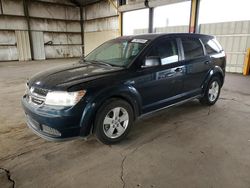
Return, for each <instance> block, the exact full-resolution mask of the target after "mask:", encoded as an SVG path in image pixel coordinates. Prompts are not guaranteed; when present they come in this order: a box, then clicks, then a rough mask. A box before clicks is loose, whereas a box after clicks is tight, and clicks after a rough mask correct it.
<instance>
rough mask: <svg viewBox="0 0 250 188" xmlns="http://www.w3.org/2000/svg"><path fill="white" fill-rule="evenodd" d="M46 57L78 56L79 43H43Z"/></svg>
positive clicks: (80, 50)
mask: <svg viewBox="0 0 250 188" xmlns="http://www.w3.org/2000/svg"><path fill="white" fill-rule="evenodd" d="M45 54H46V59H51V58H68V57H80V56H81V54H82V48H81V45H72V46H69V45H58V46H57V45H56V46H52V45H45Z"/></svg>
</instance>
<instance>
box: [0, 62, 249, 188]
mask: <svg viewBox="0 0 250 188" xmlns="http://www.w3.org/2000/svg"><path fill="white" fill-rule="evenodd" d="M72 61H74V60H73V59H69V60H54V61H49V62H31V63H19V62H9V63H0V88H1V90H0V105H1V108H0V167H1V169H0V187H1V188H5V187H12V186H13V185H14V186H15V187H25V188H27V187H61V188H64V187H95V188H97V187H98V188H99V187H105V188H106V187H110V188H111V187H115V188H117V187H127V188H131V187H145V188H146V187H147V188H152V187H164V188H165V187H171V188H172V187H199V188H200V187H219V188H221V187H227V188H228V187H233V188H235V187H237V188H239V187H250V115H249V114H250V87H249V83H250V77H243V76H241V75H236V74H227V77H226V82H225V85H224V88H223V90H222V93H221V97H220V99H219V101H218V102H217V103H216V105H214V106H212V107H210V108H209V107H205V106H201V105H200V104H199V103H198V102H197V101H193V102H189V103H187V104H184V105H181V106H178V107H173V108H170V109H167V110H164V111H161V112H159V113H156V114H154V115H152V116H151V117H147V118H144V119H142V120H140V121H138V122H137V123H136V124H135V126H134V128H133V130H132V132H131V133H130V134H129V136H128V139H127V140H125V141H124V142H122V143H121V144H119V145H115V146H106V145H103V144H100V143H99V142H97V141H96V140H95V139H94V138H91V139H90V140H88V141H84V140H81V139H78V140H74V141H69V142H60V143H57V142H47V141H45V140H43V139H41V138H39V137H37V136H36V135H34V134H33V133H32V132H31V131H30V130H29V129H28V128H27V127H26V125H25V119H24V115H23V112H22V109H21V105H20V98H21V96H22V94H23V93H24V88H25V84H24V83H25V80H26V79H27V78H28V77H30V76H31V75H32V74H34V73H36V72H38V71H42V70H44V69H46V68H48V67H52V66H57V65H59V64H63V63H70V62H72Z"/></svg>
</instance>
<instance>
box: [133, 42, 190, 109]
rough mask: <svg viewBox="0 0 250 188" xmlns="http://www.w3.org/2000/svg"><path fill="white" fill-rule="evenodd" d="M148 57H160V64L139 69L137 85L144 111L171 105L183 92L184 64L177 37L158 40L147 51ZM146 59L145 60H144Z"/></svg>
mask: <svg viewBox="0 0 250 188" xmlns="http://www.w3.org/2000/svg"><path fill="white" fill-rule="evenodd" d="M147 57H159V58H160V59H161V65H160V66H152V67H141V68H139V69H138V71H137V75H138V77H137V78H136V79H135V87H136V89H137V90H138V91H139V93H140V95H141V98H142V109H143V113H147V112H150V111H153V110H156V109H159V108H162V107H164V106H167V105H169V104H170V103H171V102H173V100H177V98H178V97H176V96H177V95H178V94H180V93H181V91H182V87H183V75H184V72H185V70H184V66H183V64H182V63H180V62H179V57H180V55H179V52H178V48H177V43H176V40H175V39H171V38H166V39H161V40H160V41H159V42H156V43H155V44H154V45H152V47H151V48H150V49H149V50H148V52H147V53H146V56H145V59H146V58H147ZM144 61H145V60H144Z"/></svg>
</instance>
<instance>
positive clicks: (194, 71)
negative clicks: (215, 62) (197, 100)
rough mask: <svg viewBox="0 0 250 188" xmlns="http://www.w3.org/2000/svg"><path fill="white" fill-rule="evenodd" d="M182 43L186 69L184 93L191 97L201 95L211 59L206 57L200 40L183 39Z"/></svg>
mask: <svg viewBox="0 0 250 188" xmlns="http://www.w3.org/2000/svg"><path fill="white" fill-rule="evenodd" d="M181 41H182V48H183V52H184V64H185V68H186V73H185V79H184V87H183V93H184V95H188V96H190V97H191V96H195V95H198V94H200V93H201V91H202V84H203V82H204V80H205V78H206V76H207V74H208V72H209V70H210V69H211V58H210V57H209V56H206V55H205V50H204V46H203V44H202V42H201V40H200V39H199V38H192V37H182V38H181Z"/></svg>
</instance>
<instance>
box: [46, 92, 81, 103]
mask: <svg viewBox="0 0 250 188" xmlns="http://www.w3.org/2000/svg"><path fill="white" fill-rule="evenodd" d="M85 94H86V91H85V90H80V91H76V92H66V91H51V92H48V94H47V96H46V98H45V104H47V105H54V106H74V105H75V104H76V103H78V102H79V101H80V100H81V98H82V97H83V96H84V95H85Z"/></svg>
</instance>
